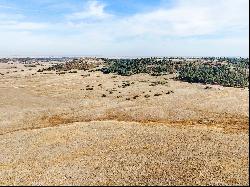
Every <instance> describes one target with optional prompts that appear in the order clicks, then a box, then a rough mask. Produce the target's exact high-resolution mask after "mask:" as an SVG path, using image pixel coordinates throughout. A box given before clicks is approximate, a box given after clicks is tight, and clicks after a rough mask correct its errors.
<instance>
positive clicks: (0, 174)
mask: <svg viewBox="0 0 250 187" xmlns="http://www.w3.org/2000/svg"><path fill="white" fill-rule="evenodd" d="M48 65H50V64H49V63H47V64H44V66H48ZM44 66H43V67H44ZM39 68H42V67H40V66H39V65H38V66H36V67H27V66H26V67H25V66H24V64H20V63H13V64H8V63H0V150H1V151H0V185H125V184H126V185H248V184H249V181H248V178H249V167H248V165H249V149H248V146H249V138H248V136H249V120H248V117H249V113H248V112H249V104H248V103H249V90H248V89H243V88H230V87H222V86H215V85H212V86H206V85H203V84H196V83H193V84H191V83H186V82H181V81H176V80H173V79H172V78H171V76H170V75H162V76H150V75H148V74H137V75H132V76H119V75H115V74H103V73H102V72H99V71H96V72H89V71H84V70H77V72H72V73H65V74H56V72H55V71H50V72H42V73H39V72H37V70H38V69H39Z"/></svg>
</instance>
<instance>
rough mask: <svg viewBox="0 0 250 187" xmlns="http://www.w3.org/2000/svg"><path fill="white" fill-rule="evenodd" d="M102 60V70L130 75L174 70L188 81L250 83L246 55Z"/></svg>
mask: <svg viewBox="0 0 250 187" xmlns="http://www.w3.org/2000/svg"><path fill="white" fill-rule="evenodd" d="M202 60H205V61H202ZM215 60H217V63H216V62H215ZM105 64H106V67H104V68H102V69H101V71H102V72H103V73H105V74H108V73H116V74H118V75H122V76H130V75H133V74H138V73H148V74H150V75H153V76H159V75H165V74H173V73H175V75H176V78H177V79H179V80H182V81H187V82H194V83H204V84H219V85H222V86H230V87H247V86H248V85H249V80H248V79H249V59H244V58H224V57H223V58H213V57H211V58H206V59H200V60H195V61H193V62H189V61H186V60H184V61H183V60H182V61H178V60H172V59H170V58H161V59H158V58H141V59H105Z"/></svg>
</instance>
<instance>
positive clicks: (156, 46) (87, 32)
mask: <svg viewBox="0 0 250 187" xmlns="http://www.w3.org/2000/svg"><path fill="white" fill-rule="evenodd" d="M248 7H249V2H248V0H0V56H13V55H20V56H67V55H77V56H80V55H101V56H249V55H248V50H249V36H248V33H249V18H248V16H249V8H248Z"/></svg>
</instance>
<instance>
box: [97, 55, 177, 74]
mask: <svg viewBox="0 0 250 187" xmlns="http://www.w3.org/2000/svg"><path fill="white" fill-rule="evenodd" d="M106 64H107V66H106V67H104V68H102V69H101V71H102V72H103V73H106V74H107V73H117V74H118V75H122V76H129V75H134V74H138V73H148V74H150V75H154V76H158V75H163V74H172V73H174V72H175V71H176V69H178V64H177V63H173V62H172V61H171V60H167V59H156V58H141V59H112V60H106Z"/></svg>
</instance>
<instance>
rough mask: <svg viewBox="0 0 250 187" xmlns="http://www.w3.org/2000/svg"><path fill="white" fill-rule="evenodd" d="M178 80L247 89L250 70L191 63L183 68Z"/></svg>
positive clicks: (230, 66) (236, 66)
mask: <svg viewBox="0 0 250 187" xmlns="http://www.w3.org/2000/svg"><path fill="white" fill-rule="evenodd" d="M177 78H178V79H180V80H183V81H187V82H193V83H204V84H219V85H222V86H230V87H247V86H248V85H249V80H248V79H249V69H246V68H242V67H240V66H239V65H235V66H233V65H230V64H228V65H220V66H210V65H204V64H199V65H197V64H192V63H190V64H186V65H184V66H182V68H181V69H180V71H179V75H178V77H177Z"/></svg>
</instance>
